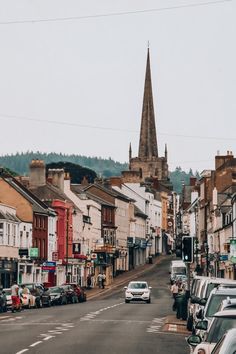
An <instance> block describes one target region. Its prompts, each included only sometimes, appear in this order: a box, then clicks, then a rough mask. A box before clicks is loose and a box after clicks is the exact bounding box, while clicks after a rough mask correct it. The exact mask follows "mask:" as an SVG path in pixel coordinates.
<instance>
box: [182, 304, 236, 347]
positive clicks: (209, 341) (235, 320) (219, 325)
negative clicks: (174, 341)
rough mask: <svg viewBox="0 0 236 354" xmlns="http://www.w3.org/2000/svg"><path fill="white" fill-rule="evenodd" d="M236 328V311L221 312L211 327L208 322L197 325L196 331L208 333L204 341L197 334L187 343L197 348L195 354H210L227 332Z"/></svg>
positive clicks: (217, 314) (189, 338)
mask: <svg viewBox="0 0 236 354" xmlns="http://www.w3.org/2000/svg"><path fill="white" fill-rule="evenodd" d="M234 327H236V310H227V311H220V312H217V313H215V314H214V316H213V318H212V322H211V323H210V325H209V324H208V321H206V320H203V321H199V322H198V323H197V325H196V329H199V330H205V331H206V332H205V336H204V339H203V340H202V337H201V336H200V335H196V334H195V335H191V336H189V337H188V339H187V342H188V344H189V345H190V346H191V347H192V348H194V347H195V348H194V351H193V354H198V353H201V354H203V353H204V354H210V353H211V352H212V350H213V348H214V346H215V344H216V343H217V342H218V341H219V340H220V339H221V338H222V336H223V335H224V334H225V332H226V331H228V330H229V329H230V328H234ZM191 352H192V350H191ZM226 353H227V354H229V353H228V352H226ZM226 353H225V354H226Z"/></svg>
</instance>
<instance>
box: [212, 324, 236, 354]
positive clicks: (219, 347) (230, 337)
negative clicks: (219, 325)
mask: <svg viewBox="0 0 236 354" xmlns="http://www.w3.org/2000/svg"><path fill="white" fill-rule="evenodd" d="M211 353H212V354H235V353H236V328H231V329H229V330H228V332H226V333H225V334H224V336H223V337H222V338H221V339H220V340H219V342H218V343H217V344H216V345H215V347H214V349H213V351H212V352H211Z"/></svg>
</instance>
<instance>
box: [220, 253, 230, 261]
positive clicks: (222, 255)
mask: <svg viewBox="0 0 236 354" xmlns="http://www.w3.org/2000/svg"><path fill="white" fill-rule="evenodd" d="M227 260H228V255H227V254H221V255H220V261H227Z"/></svg>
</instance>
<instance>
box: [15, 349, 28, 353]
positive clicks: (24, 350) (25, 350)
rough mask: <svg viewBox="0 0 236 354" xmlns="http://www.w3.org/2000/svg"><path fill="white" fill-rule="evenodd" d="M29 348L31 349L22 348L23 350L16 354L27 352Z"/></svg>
mask: <svg viewBox="0 0 236 354" xmlns="http://www.w3.org/2000/svg"><path fill="white" fill-rule="evenodd" d="M27 350H29V349H22V350H21V351H19V352H17V353H16V354H22V353H24V352H27Z"/></svg>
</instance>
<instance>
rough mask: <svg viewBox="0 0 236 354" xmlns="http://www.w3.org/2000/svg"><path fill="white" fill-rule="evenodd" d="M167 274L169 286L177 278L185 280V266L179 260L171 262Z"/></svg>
mask: <svg viewBox="0 0 236 354" xmlns="http://www.w3.org/2000/svg"><path fill="white" fill-rule="evenodd" d="M169 274H170V283H171V284H173V283H174V281H175V280H176V279H177V278H181V277H183V278H185V279H186V276H187V268H186V264H185V263H184V262H183V261H181V260H178V261H172V262H171V265H170V271H169Z"/></svg>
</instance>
